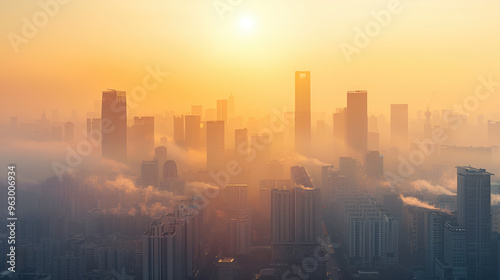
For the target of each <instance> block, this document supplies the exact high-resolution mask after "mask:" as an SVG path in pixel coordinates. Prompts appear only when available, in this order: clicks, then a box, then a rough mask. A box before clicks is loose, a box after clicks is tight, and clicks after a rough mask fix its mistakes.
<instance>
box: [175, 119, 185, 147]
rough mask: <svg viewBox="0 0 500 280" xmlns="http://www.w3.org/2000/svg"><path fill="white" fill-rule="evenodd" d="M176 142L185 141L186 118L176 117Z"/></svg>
mask: <svg viewBox="0 0 500 280" xmlns="http://www.w3.org/2000/svg"><path fill="white" fill-rule="evenodd" d="M174 141H175V143H181V142H183V141H184V116H174Z"/></svg>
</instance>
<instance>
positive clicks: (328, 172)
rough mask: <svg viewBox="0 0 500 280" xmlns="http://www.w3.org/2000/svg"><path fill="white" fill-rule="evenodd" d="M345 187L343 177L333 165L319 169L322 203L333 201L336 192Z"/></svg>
mask: <svg viewBox="0 0 500 280" xmlns="http://www.w3.org/2000/svg"><path fill="white" fill-rule="evenodd" d="M345 187H346V180H345V176H344V175H342V174H341V173H340V170H338V169H336V168H335V167H334V166H333V165H328V166H323V167H321V193H322V195H323V201H324V203H330V202H332V201H333V199H334V197H335V194H336V192H337V191H338V190H340V189H344V188H345Z"/></svg>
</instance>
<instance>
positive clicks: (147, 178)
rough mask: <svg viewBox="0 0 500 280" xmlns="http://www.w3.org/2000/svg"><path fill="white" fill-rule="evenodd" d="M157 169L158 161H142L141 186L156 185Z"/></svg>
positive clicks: (157, 178) (158, 177)
mask: <svg viewBox="0 0 500 280" xmlns="http://www.w3.org/2000/svg"><path fill="white" fill-rule="evenodd" d="M158 171H159V170H158V161H156V160H152V161H149V160H145V161H143V162H142V165H141V185H142V186H143V187H147V186H153V187H155V188H156V187H158V180H159V179H160V176H159V174H158Z"/></svg>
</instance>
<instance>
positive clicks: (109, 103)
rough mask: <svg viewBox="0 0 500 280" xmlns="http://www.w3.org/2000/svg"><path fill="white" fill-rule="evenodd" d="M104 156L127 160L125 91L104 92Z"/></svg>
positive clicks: (121, 160)
mask: <svg viewBox="0 0 500 280" xmlns="http://www.w3.org/2000/svg"><path fill="white" fill-rule="evenodd" d="M101 125H102V128H103V129H102V156H103V157H105V158H109V159H112V160H116V161H120V162H123V163H125V162H127V98H126V94H125V92H124V91H116V90H114V89H110V90H106V91H103V92H102V110H101Z"/></svg>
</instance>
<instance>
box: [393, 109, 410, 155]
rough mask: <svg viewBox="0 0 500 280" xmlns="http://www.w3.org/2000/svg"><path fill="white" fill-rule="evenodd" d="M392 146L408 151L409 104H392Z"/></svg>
mask: <svg viewBox="0 0 500 280" xmlns="http://www.w3.org/2000/svg"><path fill="white" fill-rule="evenodd" d="M391 145H392V146H395V147H398V148H399V150H400V151H402V152H407V151H408V147H409V142H408V104H391Z"/></svg>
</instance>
